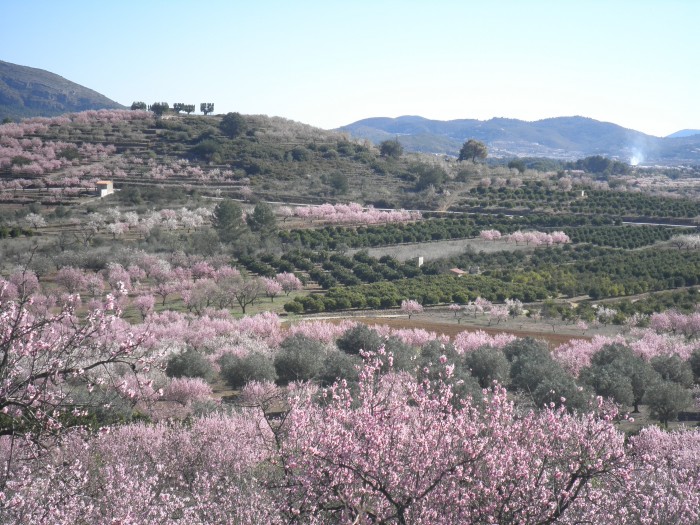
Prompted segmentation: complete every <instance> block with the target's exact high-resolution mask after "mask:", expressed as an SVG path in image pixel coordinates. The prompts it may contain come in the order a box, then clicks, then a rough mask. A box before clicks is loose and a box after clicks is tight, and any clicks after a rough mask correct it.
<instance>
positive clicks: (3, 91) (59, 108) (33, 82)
mask: <svg viewBox="0 0 700 525" xmlns="http://www.w3.org/2000/svg"><path fill="white" fill-rule="evenodd" d="M90 109H124V106H122V105H121V104H119V103H118V102H115V101H113V100H110V99H109V98H107V97H106V96H104V95H102V94H100V93H98V92H97V91H94V90H92V89H89V88H86V87H84V86H81V85H80V84H76V83H75V82H72V81H70V80H68V79H66V78H64V77H62V76H60V75H57V74H55V73H52V72H50V71H46V70H43V69H38V68H34V67H29V66H21V65H18V64H12V63H10V62H4V61H2V60H0V120H1V119H4V118H10V119H12V120H17V119H20V118H28V117H54V116H58V115H62V114H64V113H74V112H80V111H86V110H90Z"/></svg>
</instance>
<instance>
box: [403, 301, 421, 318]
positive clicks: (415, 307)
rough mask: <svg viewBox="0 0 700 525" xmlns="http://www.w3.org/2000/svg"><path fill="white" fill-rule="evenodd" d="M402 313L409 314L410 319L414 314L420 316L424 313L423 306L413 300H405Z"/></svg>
mask: <svg viewBox="0 0 700 525" xmlns="http://www.w3.org/2000/svg"><path fill="white" fill-rule="evenodd" d="M401 311H402V312H403V313H405V314H408V318H409V319H410V318H411V316H412V315H413V314H419V313H421V312H422V311H423V305H422V304H420V303H419V302H418V301H414V300H413V299H404V300H403V301H401Z"/></svg>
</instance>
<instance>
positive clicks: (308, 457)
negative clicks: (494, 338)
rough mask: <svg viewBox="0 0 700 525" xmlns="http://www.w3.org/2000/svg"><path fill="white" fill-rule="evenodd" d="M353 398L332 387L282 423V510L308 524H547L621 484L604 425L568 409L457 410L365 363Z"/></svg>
mask: <svg viewBox="0 0 700 525" xmlns="http://www.w3.org/2000/svg"><path fill="white" fill-rule="evenodd" d="M365 357H366V359H367V360H366V366H365V368H364V369H363V370H362V371H361V374H360V385H359V388H358V390H357V395H356V396H354V395H353V394H352V393H351V392H350V390H349V389H347V388H346V386H345V385H344V384H342V383H341V384H336V385H334V386H333V387H332V388H330V389H329V390H328V391H326V392H325V394H324V396H325V397H326V399H327V402H326V403H325V404H324V405H321V406H318V405H316V406H309V405H308V404H306V403H301V404H300V405H299V406H295V407H294V408H293V409H292V411H291V413H290V414H289V415H288V416H287V417H286V420H285V427H286V431H285V439H284V443H283V446H282V453H283V458H284V465H285V471H286V472H287V475H288V477H289V478H290V479H289V480H288V483H287V486H288V489H287V492H286V501H284V506H285V507H284V508H285V510H286V512H287V513H288V514H289V517H290V518H291V517H292V516H297V517H301V521H303V522H308V523H319V524H320V523H398V524H408V523H426V524H427V523H433V524H454V523H553V522H556V521H558V520H560V519H562V518H563V517H564V516H565V515H566V513H567V512H569V511H570V509H576V508H577V507H578V506H579V505H581V506H584V505H587V504H591V499H590V498H591V496H593V495H596V493H595V491H594V490H593V489H594V487H595V486H596V485H599V484H601V483H605V482H609V481H613V480H614V479H615V476H617V475H624V469H625V464H626V457H625V451H624V445H623V436H622V435H621V434H620V433H618V432H617V431H616V430H615V428H614V426H613V423H612V420H611V418H612V417H614V413H611V414H605V413H601V416H600V417H599V416H596V415H594V414H592V413H591V414H587V415H584V416H572V415H570V414H568V413H567V412H566V410H564V409H554V408H545V409H544V410H542V411H530V412H519V411H517V410H516V409H515V407H514V405H513V403H512V401H510V400H509V399H508V396H507V395H506V392H505V390H504V389H502V388H500V387H495V388H494V389H492V390H491V391H484V394H483V399H480V400H479V402H480V403H483V406H482V407H481V408H478V406H477V404H476V403H475V402H474V401H472V400H471V399H468V398H467V399H464V400H462V402H461V403H459V404H457V408H455V404H454V403H453V400H452V397H453V392H452V389H451V387H450V386H449V378H450V377H451V372H452V370H451V368H452V367H451V366H450V365H448V364H446V363H444V362H443V364H442V365H440V366H442V367H443V368H442V372H441V374H440V377H441V378H442V379H441V380H439V381H435V382H434V383H429V382H427V381H426V382H423V383H419V382H416V381H415V380H413V379H412V378H409V377H407V376H405V375H401V374H388V375H380V373H379V370H380V368H381V367H382V366H383V360H389V361H390V360H391V356H385V355H382V352H381V351H380V353H379V354H378V355H366V356H365Z"/></svg>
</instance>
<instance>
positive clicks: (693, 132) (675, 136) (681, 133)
mask: <svg viewBox="0 0 700 525" xmlns="http://www.w3.org/2000/svg"><path fill="white" fill-rule="evenodd" d="M693 135H700V129H682V130H680V131H676V132H675V133H671V134H670V135H668V136H667V137H666V138H667V139H681V138H685V137H692V136H693Z"/></svg>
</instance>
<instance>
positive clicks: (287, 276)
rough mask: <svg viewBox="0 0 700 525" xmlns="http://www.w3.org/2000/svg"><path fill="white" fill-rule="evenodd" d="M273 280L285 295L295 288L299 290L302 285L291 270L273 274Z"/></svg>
mask: <svg viewBox="0 0 700 525" xmlns="http://www.w3.org/2000/svg"><path fill="white" fill-rule="evenodd" d="M275 281H277V282H278V283H279V285H280V286H281V287H282V290H284V293H285V294H286V295H289V294H290V292H293V291H295V290H301V289H302V288H303V287H304V285H303V284H302V282H301V281H300V280H299V278H298V277H297V276H296V275H294V274H293V273H291V272H282V273H278V274H277V275H275Z"/></svg>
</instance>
